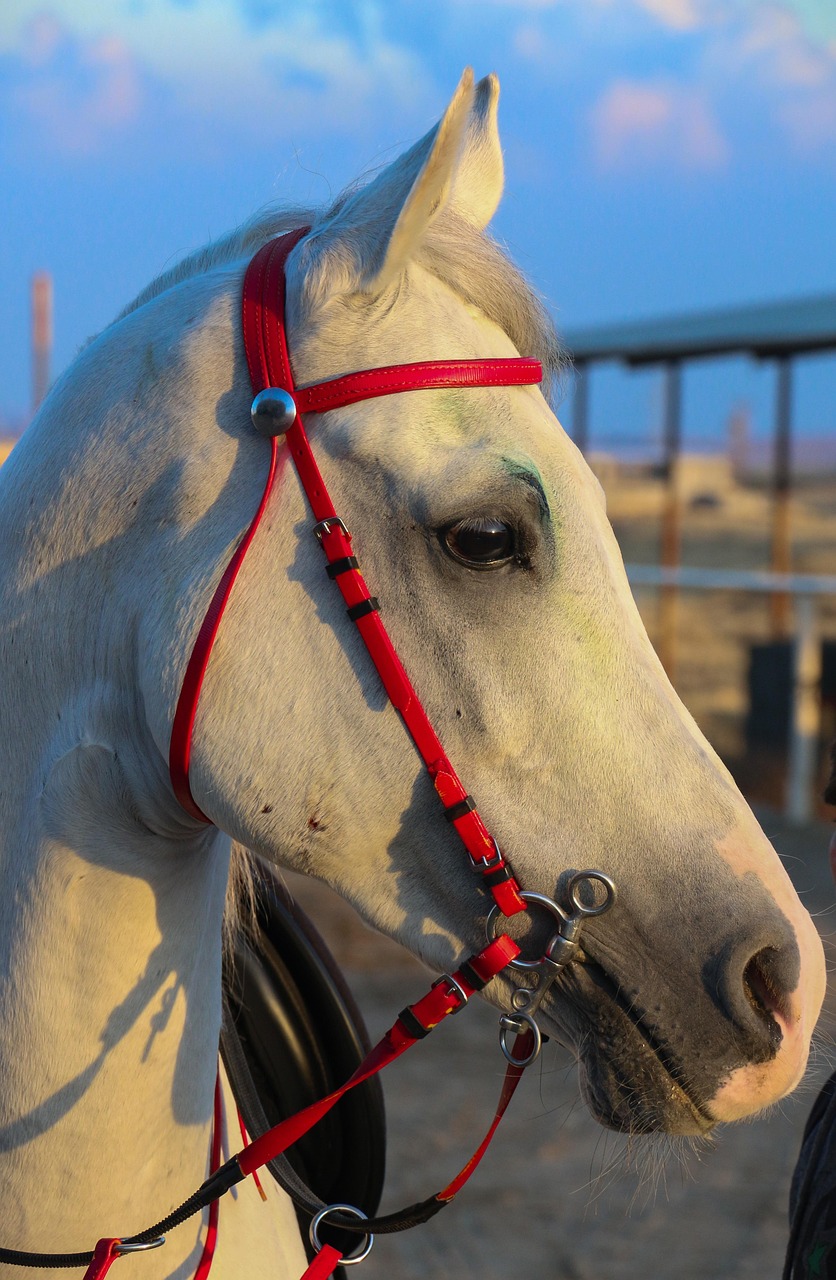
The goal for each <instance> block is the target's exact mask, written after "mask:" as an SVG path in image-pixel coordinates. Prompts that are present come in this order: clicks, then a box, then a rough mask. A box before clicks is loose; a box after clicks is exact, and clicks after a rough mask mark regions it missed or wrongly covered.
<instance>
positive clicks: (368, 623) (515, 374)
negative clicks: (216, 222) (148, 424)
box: [169, 228, 543, 916]
mask: <svg viewBox="0 0 836 1280" xmlns="http://www.w3.org/2000/svg"><path fill="white" fill-rule="evenodd" d="M306 233H307V228H303V229H302V230H298V231H292V232H289V233H288V234H287V235H284V236H280V237H279V238H278V239H276V240H272V241H270V242H269V243H268V244H266V245H264V246H263V248H261V249H260V250H259V251H258V253H257V254H256V255H255V257H254V258H253V260H252V262H251V263H250V265H249V267H248V269H247V273H246V276H245V279H244V294H243V309H242V322H243V331H244V350H245V352H246V356H247V364H248V367H249V371H250V378H251V381H252V387H253V393H254V394H255V395H258V393H259V392H261V391H264V390H266V389H267V388H268V387H276V388H280V389H281V390H282V391H285V392H287V393H288V394H289V395H290V396H291V397H292V399H293V401H294V403H295V405H296V410H297V413H296V418H295V421H294V422H293V424H292V426H291V427H290V428H289V430H288V431H287V433H286V438H287V444H288V447H289V449H290V453H291V457H292V458H293V461H294V464H295V466H296V469H297V472H298V474H299V479H300V481H301V483H302V487H303V488H304V490H305V494H306V496H307V499H308V502H309V504H310V507H311V511H312V513H313V516H314V520H315V523H316V532H317V536H318V537H319V540H320V542H321V544H322V549H323V551H324V553H325V557H326V559H327V561H328V564H329V566H331V565H337V563H338V562H344V561H347V560H352V562H353V563H352V565H351V566H350V567H343V566H342V565H341V566H340V568H341V570H342V571H341V572H339V573H337V574H336V575H335V576H334V581H335V582H336V585H337V586H338V587H339V590H340V593H341V594H342V597H343V599H344V601H345V603H346V606H347V607H348V609H349V610H350V611H351V613H350V616H351V617H352V620H353V621H354V623H355V625H356V626H357V629H358V631H359V633H360V636H361V637H362V639H363V642H364V644H365V646H366V648H367V650H368V652H369V655H370V657H371V659H372V661H373V663H374V665H375V667H376V669H377V672H378V674H379V675H380V678H381V681H382V682H383V686H384V688H385V690H386V693H387V694H388V696H389V698H390V700H391V702H392V705H393V706H394V707H395V709H396V710H397V711H398V712H399V713H400V715H401V717H402V719H403V722H404V725H405V727H406V729H407V731H408V733H409V735H410V737H411V738H412V740H413V742H414V743H415V746H416V748H417V749H418V752H419V754H420V755H421V758H422V759H423V761H424V764H425V765H426V767H427V771H428V772H429V775H430V777H431V778H432V780H433V783H434V785H435V788H436V791H437V792H438V795H439V797H440V799H441V801H442V804H443V805H444V808H445V811H446V814H447V817H448V818H449V820H450V821H451V822H452V825H453V826H454V828H455V830H456V831H457V833H458V835H459V837H460V838H461V840H462V842H463V844H464V845H465V848H466V849H467V851H468V853H469V855H470V859H471V865H472V866H473V868H474V870H476V871H478V872H479V873H480V874H481V875H482V876H483V877H484V883H485V885H486V887H487V888H488V890H489V891H490V893H491V894H492V896H493V899H494V901H495V902H496V904H497V906H498V907H499V909H500V910H501V911H502V913H503V915H506V916H510V915H514V914H516V913H517V912H518V911H524V910H525V903H524V901H523V899H522V898H521V896H520V890H519V885H518V884H517V881H516V880H515V878H514V876H513V874H512V872H511V870H510V868H509V867H508V864H507V863H506V861H505V859H504V857H503V855H502V853H501V852H500V849H499V846H498V844H497V842H496V841H495V840H494V838H493V837H492V836H491V834H490V832H489V831H488V829H487V828H486V826H485V824H484V823H483V821H482V819H481V817H480V816H479V814H478V812H477V810H476V807H475V805H474V803H473V801H472V800H471V798H470V796H469V795H468V793H467V790H466V789H465V787H464V786H463V785H462V783H461V780H460V779H459V777H458V774H457V773H456V771H455V769H454V768H453V765H452V764H451V762H450V760H449V759H448V757H447V754H446V752H445V750H444V748H443V746H442V744H441V742H440V740H439V738H438V735H437V734H436V732H435V730H434V729H433V727H432V725H431V723H430V721H429V718H428V716H427V713H426V712H425V710H424V708H423V706H422V705H421V702H420V699H419V698H418V695H417V693H416V692H415V689H414V688H413V686H412V683H411V682H410V679H409V676H408V675H407V673H406V671H405V670H404V667H403V665H402V663H401V661H400V659H399V657H398V655H397V653H396V651H395V648H394V646H393V644H392V641H391V640H390V638H389V635H388V632H387V631H386V627H385V626H384V624H383V621H382V620H381V617H380V614H379V611H378V602H377V600H376V598H375V597H373V596H372V595H371V592H370V591H369V588H368V586H367V585H366V581H365V579H364V577H363V575H362V573H361V571H360V569H359V567H358V566H357V565H356V560H355V559H354V553H353V549H352V539H351V534H350V532H349V531H348V529H347V528H346V527H345V525H344V523H343V521H342V520H341V519H340V518H339V516H338V514H337V512H336V510H335V509H334V505H333V503H332V501H331V498H330V496H329V493H328V489H327V487H326V485H325V481H324V480H323V478H322V475H321V473H320V470H319V467H318V466H317V463H316V459H315V458H314V456H313V452H312V450H311V446H310V443H309V441H308V437H307V433H306V431H305V427H304V423H303V420H302V414H303V413H325V412H327V411H328V410H329V409H336V408H339V407H341V406H344V405H348V404H354V403H356V402H357V401H361V400H369V399H373V398H374V397H376V396H386V395H395V394H400V393H401V392H404V391H419V390H426V389H429V388H439V387H497V386H503V387H504V386H530V385H532V384H536V383H538V382H540V381H541V379H542V376H543V374H542V368H541V365H540V363H539V361H537V360H529V359H524V358H522V357H517V358H510V359H504V358H497V359H486V360H432V361H422V362H418V363H413V364H402V365H387V366H384V367H382V368H378V369H365V370H361V371H360V372H357V373H350V374H346V375H344V376H342V377H338V378H334V379H331V380H329V381H326V382H319V383H315V384H314V385H312V386H309V387H302V388H299V389H298V390H297V388H296V386H295V384H294V380H293V371H292V369H291V365H290V353H289V351H288V347H287V334H286V330H285V324H284V308H285V270H284V268H285V263H286V262H287V259H288V256H289V255H290V253H291V251H292V250H293V249H294V248H295V247H296V245H297V244H298V243H299V241H300V240H301V239H302V238H303V237H304V235H305V234H306ZM270 447H271V455H270V464H269V467H268V474H267V480H266V484H265V487H264V492H263V494H262V497H261V501H260V503H259V506H258V510H257V511H256V514H255V516H254V518H253V520H252V522H251V524H250V526H249V528H248V529H247V531H246V533H245V534H244V536H243V538H242V539H241V542H240V543H239V545H238V547H237V549H236V551H235V553H234V555H233V557H232V559H231V560H230V562H229V564H228V566H227V568H226V570H225V572H224V574H223V577H222V578H221V581H220V583H219V584H218V587H217V588H216V590H215V594H214V596H213V598H212V601H211V603H210V605H209V609H208V610H207V613H206V617H205V618H204V620H203V623H202V625H201V628H200V631H199V632H198V636H197V640H196V642H195V646H194V649H193V650H192V653H191V657H190V658H189V662H188V665H187V668H186V674H185V677H184V680H183V687H182V689H181V692H180V697H179V699H178V703H177V709H176V712H175V716H174V723H173V727H172V734H171V745H170V753H169V766H170V773H171V781H172V786H173V788H174V793H175V795H176V796H177V798H178V800H179V801H180V803H181V804H182V806H183V808H184V809H186V810H187V811H188V812H189V813H190V814H191V815H192V816H193V817H195V818H199V819H201V820H202V821H204V822H209V821H211V819H209V818H207V817H206V815H205V814H204V813H203V812H202V810H201V809H200V807H199V806H198V804H197V803H196V801H195V799H194V797H193V796H192V793H191V787H190V786H189V762H190V757H191V743H192V736H193V733H194V724H195V717H196V714H197V707H198V702H199V699H200V690H201V686H202V683H203V678H204V675H205V673H206V668H207V666H208V664H209V658H210V656H211V652H212V646H213V644H214V642H215V637H216V636H217V632H218V628H219V626H220V622H221V618H222V617H223V612H224V609H225V608H226V604H227V601H228V600H229V596H230V594H231V591H232V587H233V585H234V583H235V578H236V576H237V574H238V571H239V569H240V568H241V565H242V563H243V561H244V557H245V555H246V553H247V550H248V549H249V546H250V544H251V542H252V540H253V538H254V537H255V533H256V530H257V529H258V525H259V523H260V521H261V518H262V516H263V514H264V511H265V509H266V507H267V503H268V500H269V498H270V494H271V492H272V488H273V483H274V480H275V476H276V470H277V468H276V462H277V457H278V447H279V445H278V438H277V437H275V436H274V437H273V438H272V439H271V440H270Z"/></svg>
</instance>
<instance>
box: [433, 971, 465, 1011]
mask: <svg viewBox="0 0 836 1280" xmlns="http://www.w3.org/2000/svg"><path fill="white" fill-rule="evenodd" d="M442 982H446V983H447V994H448V996H452V995H456V996H458V997H459V999H460V1000H461V1004H460V1005H458V1006H457V1008H455V1009H451V1010H450V1014H451V1015H455V1014H457V1013H461V1011H462V1009H463V1008H464V1007H465V1005H466V1004H467V1002H468V1000H469V999H470V996H469V995H468V994H467V992H466V991H465V989H464V987H462V986H461V985H460V983H458V982H456V979H455V978H454V977H453V975H452V974H451V973H442V975H441V977H440V978H437V979H436V981H435V982H434V983H433V991H434V990H435V988H436V987H440V986H441V984H442Z"/></svg>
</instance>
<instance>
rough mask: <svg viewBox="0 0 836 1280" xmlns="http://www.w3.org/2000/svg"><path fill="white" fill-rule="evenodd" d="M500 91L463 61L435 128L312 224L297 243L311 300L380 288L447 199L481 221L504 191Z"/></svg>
mask: <svg viewBox="0 0 836 1280" xmlns="http://www.w3.org/2000/svg"><path fill="white" fill-rule="evenodd" d="M498 97H499V84H498V82H497V80H496V77H495V76H488V77H486V79H484V80H482V81H480V82H479V84H478V85H477V86H476V88H475V90H474V85H473V72H472V71H471V69H470V68H469V67H468V68H467V70H466V71H465V72H464V75H463V76H462V78H461V80H460V82H459V86H458V88H457V89H456V92H455V93H454V95H453V98H452V100H451V102H450V105H449V106H448V108H447V110H446V111H445V113H444V115H443V116H442V118H441V120H440V121H439V123H438V124H437V125H436V126H435V128H434V129H431V130H430V132H429V133H428V134H426V135H425V136H424V137H423V138H422V139H421V141H420V142H416V144H415V145H414V146H413V147H411V148H410V150H409V151H407V152H406V153H405V154H404V155H402V156H401V157H400V158H399V159H398V160H396V161H395V162H394V164H391V165H389V167H388V168H387V169H384V171H383V172H382V173H381V174H379V175H378V177H377V178H375V180H374V181H373V182H370V183H369V185H368V186H366V187H363V188H362V190H360V191H358V192H357V193H356V194H355V195H352V196H350V197H349V198H348V200H346V201H345V202H344V203H343V204H341V205H340V206H339V207H338V208H337V210H336V211H335V213H334V214H333V216H332V217H330V218H328V219H327V221H326V222H324V223H322V224H321V225H320V226H319V227H317V228H315V230H314V232H313V233H312V235H310V236H309V237H308V239H307V240H306V241H305V242H304V243H303V245H302V247H301V251H300V262H301V265H302V268H303V271H304V277H305V283H304V286H303V287H304V289H305V292H306V294H307V296H308V298H309V300H310V301H311V302H313V303H317V302H322V301H324V299H325V298H326V297H328V296H331V295H332V294H334V293H366V294H372V295H377V294H380V293H382V292H383V290H384V289H385V288H386V287H387V285H389V284H391V283H392V282H393V281H394V280H396V279H397V278H398V277H399V276H400V275H401V274H402V273H403V271H404V269H405V268H406V266H407V263H408V262H409V260H410V258H411V257H412V255H413V254H414V253H415V251H416V250H417V248H418V246H419V245H420V243H421V241H422V239H423V237H424V235H425V233H426V231H427V228H428V227H429V226H430V225H431V223H432V222H433V221H434V220H435V219H436V218H437V217H438V215H439V214H440V213H441V212H442V210H443V209H445V208H447V207H450V208H452V209H454V210H455V212H457V213H458V214H459V215H460V216H461V217H463V218H466V219H467V221H469V222H472V223H474V224H475V225H477V226H480V227H481V226H484V225H486V223H487V222H488V220H489V219H490V217H491V215H492V213H493V211H494V209H495V208H496V205H497V203H498V201H499V196H500V194H501V191H502V153H501V151H500V148H499V137H498V135H497V131H496V104H497V100H498Z"/></svg>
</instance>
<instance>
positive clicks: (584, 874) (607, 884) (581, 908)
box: [523, 871, 616, 916]
mask: <svg viewBox="0 0 836 1280" xmlns="http://www.w3.org/2000/svg"><path fill="white" fill-rule="evenodd" d="M589 880H595V881H597V883H598V884H602V885H603V886H604V888H605V890H606V894H605V897H604V901H603V902H602V903H600V904H599V905H598V906H596V907H587V906H585V905H584V904H583V903H582V902H581V901H580V899H579V898H578V891H579V889H580V887H581V885H582V884H585V883H586V882H587V881H589ZM567 889H568V892H569V901H570V902H571V904H572V906H573V907H574V908H575V911H576V912H577V914H578V915H579V916H602V915H603V914H604V912H605V911H609V909H610V907H611V906H612V904H613V903H614V902H615V895H616V888H615V882H614V881H613V880H611V879H610V877H609V876H608V875H605V874H604V872H603V871H578V872H577V874H576V875H573V876H572V879H571V880H570V881H569V884H568V885H567ZM523 897H525V894H523Z"/></svg>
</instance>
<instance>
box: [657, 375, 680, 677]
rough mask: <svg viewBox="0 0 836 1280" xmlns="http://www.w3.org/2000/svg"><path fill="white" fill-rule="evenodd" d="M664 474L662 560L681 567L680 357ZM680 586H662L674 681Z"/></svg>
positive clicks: (673, 379) (665, 656)
mask: <svg viewBox="0 0 836 1280" xmlns="http://www.w3.org/2000/svg"><path fill="white" fill-rule="evenodd" d="M664 448H665V459H664V475H665V482H666V490H665V500H664V507H663V508H662V528H661V537H660V556H659V558H660V562H661V565H662V568H663V569H677V568H678V567H679V562H680V558H681V550H682V499H681V495H680V485H679V456H680V452H681V448H682V371H681V367H680V363H679V361H678V360H670V361H668V363H667V364H666V365H665V419H664ZM678 591H679V588H678V587H677V586H676V584H675V583H673V582H669V583H666V584H664V585H663V586H662V587H660V589H659V657H660V658H661V660H662V666H663V667H664V668H665V671H666V672H667V674H668V678H669V679H670V680H671V681H673V680H674V679H675V677H676V630H677V612H678V610H677V604H678Z"/></svg>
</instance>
